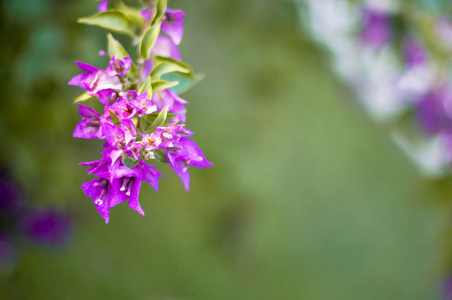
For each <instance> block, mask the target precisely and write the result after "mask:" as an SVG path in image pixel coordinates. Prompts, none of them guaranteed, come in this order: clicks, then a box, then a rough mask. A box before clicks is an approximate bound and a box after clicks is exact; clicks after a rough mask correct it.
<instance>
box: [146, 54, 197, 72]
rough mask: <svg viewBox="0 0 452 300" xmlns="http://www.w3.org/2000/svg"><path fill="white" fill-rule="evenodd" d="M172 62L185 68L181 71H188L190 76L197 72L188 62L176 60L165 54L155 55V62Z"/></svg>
mask: <svg viewBox="0 0 452 300" xmlns="http://www.w3.org/2000/svg"><path fill="white" fill-rule="evenodd" d="M163 62H166V63H170V64H174V65H178V66H179V67H180V68H181V69H183V70H184V71H180V72H182V73H186V74H188V75H190V76H194V75H195V72H194V71H193V69H192V68H191V67H190V66H189V65H188V64H186V63H184V62H181V61H178V60H175V59H173V58H171V57H165V56H158V55H157V56H154V63H155V64H156V65H157V64H158V63H163Z"/></svg>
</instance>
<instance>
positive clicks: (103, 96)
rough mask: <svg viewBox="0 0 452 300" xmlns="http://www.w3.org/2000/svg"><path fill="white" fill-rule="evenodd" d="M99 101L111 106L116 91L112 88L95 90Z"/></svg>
mask: <svg viewBox="0 0 452 300" xmlns="http://www.w3.org/2000/svg"><path fill="white" fill-rule="evenodd" d="M97 96H98V97H99V101H100V103H102V104H103V105H106V106H111V105H113V104H114V103H115V102H116V92H115V91H113V90H100V91H99V92H97Z"/></svg>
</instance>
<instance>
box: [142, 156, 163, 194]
mask: <svg viewBox="0 0 452 300" xmlns="http://www.w3.org/2000/svg"><path fill="white" fill-rule="evenodd" d="M140 166H141V172H142V179H143V180H144V181H146V182H147V183H149V184H150V185H151V186H152V187H153V188H154V189H155V191H156V192H157V191H158V189H159V177H163V175H162V174H160V173H159V171H157V169H156V168H155V167H154V166H152V165H149V164H147V163H146V162H144V161H143V160H141V161H140Z"/></svg>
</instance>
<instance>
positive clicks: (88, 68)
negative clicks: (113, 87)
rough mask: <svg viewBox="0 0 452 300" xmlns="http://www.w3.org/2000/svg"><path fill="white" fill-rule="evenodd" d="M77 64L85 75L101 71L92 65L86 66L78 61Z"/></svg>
mask: <svg viewBox="0 0 452 300" xmlns="http://www.w3.org/2000/svg"><path fill="white" fill-rule="evenodd" d="M75 64H76V65H77V66H78V67H79V68H80V69H82V71H83V72H85V73H94V72H97V71H99V69H98V68H96V67H95V66H92V65H90V64H85V63H83V62H80V61H76V62H75Z"/></svg>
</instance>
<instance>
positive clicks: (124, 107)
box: [112, 99, 137, 120]
mask: <svg viewBox="0 0 452 300" xmlns="http://www.w3.org/2000/svg"><path fill="white" fill-rule="evenodd" d="M112 108H113V109H114V111H115V112H116V113H117V115H118V117H119V119H120V120H123V119H132V118H133V117H134V116H135V115H136V113H137V111H136V109H135V106H133V105H132V103H130V102H129V101H127V100H125V99H123V100H120V101H118V102H116V103H115V104H114V105H113V106H112Z"/></svg>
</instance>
